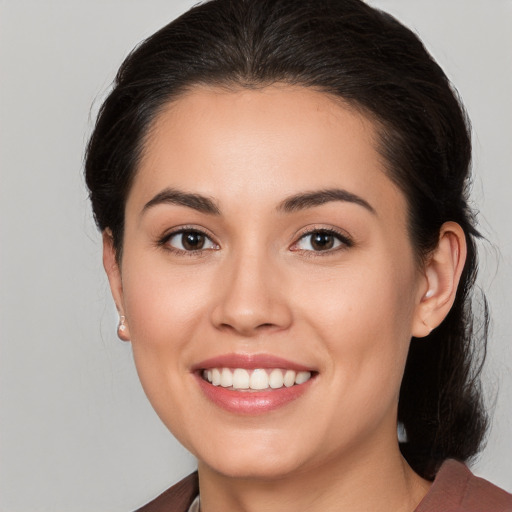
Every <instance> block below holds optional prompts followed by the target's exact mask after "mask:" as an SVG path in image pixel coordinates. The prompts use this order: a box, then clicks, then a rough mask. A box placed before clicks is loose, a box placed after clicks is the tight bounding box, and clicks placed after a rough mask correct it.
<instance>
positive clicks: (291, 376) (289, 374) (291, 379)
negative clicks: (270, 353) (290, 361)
mask: <svg viewBox="0 0 512 512" xmlns="http://www.w3.org/2000/svg"><path fill="white" fill-rule="evenodd" d="M294 384H295V372H294V371H293V370H286V373H285V374H284V385H285V386H286V387H287V388H291V387H292V386H293V385H294Z"/></svg>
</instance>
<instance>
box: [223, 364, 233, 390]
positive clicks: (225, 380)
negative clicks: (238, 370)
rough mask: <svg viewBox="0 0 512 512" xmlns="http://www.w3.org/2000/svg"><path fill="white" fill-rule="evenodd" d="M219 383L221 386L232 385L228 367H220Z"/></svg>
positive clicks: (231, 376) (228, 386) (231, 375)
mask: <svg viewBox="0 0 512 512" xmlns="http://www.w3.org/2000/svg"><path fill="white" fill-rule="evenodd" d="M220 385H221V386H222V387H223V388H230V387H231V386H232V385H233V374H232V373H231V372H230V371H229V369H228V368H222V371H221V372H220Z"/></svg>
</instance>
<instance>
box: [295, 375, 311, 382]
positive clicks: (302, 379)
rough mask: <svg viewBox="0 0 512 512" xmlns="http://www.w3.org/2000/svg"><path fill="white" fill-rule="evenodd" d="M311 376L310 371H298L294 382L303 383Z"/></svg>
mask: <svg viewBox="0 0 512 512" xmlns="http://www.w3.org/2000/svg"><path fill="white" fill-rule="evenodd" d="M310 378H311V372H299V373H297V377H295V384H304V382H307V381H308V380H309V379H310Z"/></svg>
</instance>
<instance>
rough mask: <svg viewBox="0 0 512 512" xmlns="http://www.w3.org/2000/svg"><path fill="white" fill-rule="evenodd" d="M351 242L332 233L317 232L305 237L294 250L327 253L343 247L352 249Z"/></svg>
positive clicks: (307, 234)
mask: <svg viewBox="0 0 512 512" xmlns="http://www.w3.org/2000/svg"><path fill="white" fill-rule="evenodd" d="M351 245H352V243H351V241H350V240H349V239H348V238H346V237H343V236H341V235H339V234H338V233H334V232H332V231H325V230H317V231H311V232H310V233H306V234H305V235H303V236H302V237H301V238H300V239H299V240H298V242H297V243H296V244H295V246H294V250H297V249H298V250H300V251H314V252H326V251H330V250H333V249H337V248H339V247H342V246H346V247H350V246H351Z"/></svg>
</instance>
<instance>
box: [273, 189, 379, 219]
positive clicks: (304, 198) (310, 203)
mask: <svg viewBox="0 0 512 512" xmlns="http://www.w3.org/2000/svg"><path fill="white" fill-rule="evenodd" d="M332 201H344V202H348V203H354V204H357V205H359V206H362V207H363V208H366V209H367V210H368V211H369V212H371V213H373V214H374V215H376V213H377V212H376V211H375V209H374V208H373V207H372V205H371V204H370V203H368V202H367V201H365V200H364V199H363V198H362V197H359V196H358V195H356V194H353V193H352V192H349V191H348V190H343V189H339V188H331V189H326V190H317V191H313V192H305V193H300V194H296V195H294V196H291V197H289V198H287V199H285V200H284V201H283V202H282V203H280V204H279V206H278V207H277V209H278V210H279V211H283V212H285V213H292V212H296V211H299V210H305V209H307V208H313V207H315V206H321V205H323V204H326V203H330V202H332Z"/></svg>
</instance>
